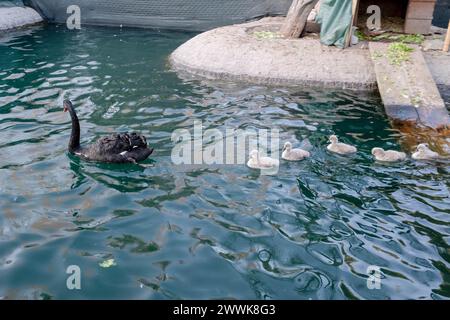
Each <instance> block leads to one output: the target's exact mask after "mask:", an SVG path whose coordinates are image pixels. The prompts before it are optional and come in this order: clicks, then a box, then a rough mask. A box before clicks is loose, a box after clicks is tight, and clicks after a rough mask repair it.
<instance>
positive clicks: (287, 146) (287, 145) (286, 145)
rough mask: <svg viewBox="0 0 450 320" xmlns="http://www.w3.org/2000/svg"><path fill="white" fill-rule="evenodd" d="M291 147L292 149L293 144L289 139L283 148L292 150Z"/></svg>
mask: <svg viewBox="0 0 450 320" xmlns="http://www.w3.org/2000/svg"><path fill="white" fill-rule="evenodd" d="M291 149H292V144H291V143H290V142H289V141H287V142H286V143H285V144H284V147H283V150H287V151H290V150H291Z"/></svg>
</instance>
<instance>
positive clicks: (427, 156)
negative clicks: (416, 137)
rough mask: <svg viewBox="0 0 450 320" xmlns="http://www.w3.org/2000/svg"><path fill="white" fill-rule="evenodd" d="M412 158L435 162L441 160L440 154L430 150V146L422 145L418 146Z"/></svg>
mask: <svg viewBox="0 0 450 320" xmlns="http://www.w3.org/2000/svg"><path fill="white" fill-rule="evenodd" d="M411 157H412V158H413V159H415V160H433V159H437V158H439V154H438V153H437V152H434V151H431V150H430V149H429V148H428V144H426V143H421V144H419V145H418V146H417V149H416V152H414V153H413V154H412V156H411Z"/></svg>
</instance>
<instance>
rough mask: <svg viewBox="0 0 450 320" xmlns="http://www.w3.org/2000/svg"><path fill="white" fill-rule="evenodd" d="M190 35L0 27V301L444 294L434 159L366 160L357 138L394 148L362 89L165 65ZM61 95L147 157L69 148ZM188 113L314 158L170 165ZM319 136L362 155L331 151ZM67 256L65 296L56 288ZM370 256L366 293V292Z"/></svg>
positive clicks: (93, 129) (443, 167) (445, 237)
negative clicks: (75, 273)
mask: <svg viewBox="0 0 450 320" xmlns="http://www.w3.org/2000/svg"><path fill="white" fill-rule="evenodd" d="M190 36H192V35H189V34H182V33H165V32H156V31H155V32H153V31H148V30H126V29H124V30H118V29H106V28H88V29H85V30H82V31H80V32H70V31H68V30H65V29H64V28H63V27H55V26H46V27H39V28H35V29H31V30H28V31H27V32H25V33H23V32H22V33H9V34H7V35H6V36H2V37H1V38H0V66H1V69H0V212H1V214H0V270H1V272H0V297H4V298H30V299H47V298H60V299H77V298H129V299H148V298H151V299H174V298H192V299H197V298H198V299H211V298H233V299H242V298H257V299H279V298H289V299H308V298H312V299H405V298H416V299H430V298H431V299H441V298H449V297H450V290H449V279H450V271H449V263H450V247H449V231H450V219H449V213H450V197H449V187H450V183H449V181H450V179H449V177H450V168H449V165H448V162H445V161H444V162H438V163H423V162H414V161H411V160H408V161H406V162H404V163H400V164H393V165H383V164H379V163H374V162H373V161H372V158H371V154H370V150H371V148H372V147H374V146H380V147H384V148H399V146H400V145H401V142H402V141H401V139H402V138H401V135H400V134H399V133H398V132H397V131H395V130H394V129H391V127H390V125H389V123H388V121H387V119H386V117H385V115H384V113H383V109H382V106H381V101H380V99H379V97H378V96H376V95H372V94H367V93H352V92H344V91H342V92H341V91H332V92H331V91H326V90H310V89H308V90H303V89H282V88H266V87H261V86H245V85H242V84H230V83H208V82H198V81H188V80H180V79H179V78H178V77H177V76H176V75H175V74H174V73H172V72H170V71H168V68H167V64H166V63H167V61H166V58H167V55H168V54H169V53H170V52H171V50H173V49H174V48H175V47H177V46H178V45H179V44H180V43H182V42H183V41H185V40H187V39H188V38H189V37H190ZM64 98H70V99H72V100H73V101H74V103H75V105H76V107H77V111H78V114H79V117H80V120H81V127H82V140H83V143H88V142H90V141H93V140H95V139H96V138H97V137H99V136H101V135H104V134H108V133H110V132H114V131H126V130H136V131H140V132H142V133H143V134H145V135H146V136H147V137H149V141H150V142H151V144H152V146H154V147H155V153H154V156H152V160H151V161H148V162H147V163H146V164H145V166H134V165H123V166H120V165H107V164H97V163H88V162H83V161H80V160H79V159H76V158H73V157H71V156H69V155H68V154H67V151H66V148H67V143H68V138H69V135H70V120H69V118H68V116H67V114H65V113H63V112H61V105H62V101H63V99H64ZM194 120H201V121H202V123H203V126H204V128H205V129H208V128H217V129H219V130H221V131H223V132H224V130H225V128H233V129H237V128H239V129H261V128H262V129H270V128H274V127H277V128H279V129H280V135H281V141H282V142H284V141H287V140H289V141H291V142H292V143H293V144H294V145H299V144H300V142H301V141H303V140H304V139H305V138H308V139H309V141H310V143H311V145H312V154H313V156H312V158H311V159H308V160H306V161H302V162H297V163H295V162H294V163H287V162H282V163H281V167H280V171H279V173H278V175H276V176H260V175H259V174H258V173H257V172H255V171H254V170H250V169H248V168H247V167H246V166H244V165H235V166H233V165H224V166H211V167H209V166H206V165H199V166H175V165H173V164H172V162H171V160H170V154H171V150H172V147H173V143H172V141H171V134H172V132H173V130H175V129H179V128H186V129H191V128H192V125H193V122H194ZM331 133H335V134H337V135H339V136H341V137H342V138H343V140H344V141H346V142H350V143H353V144H355V145H356V146H357V147H358V149H359V150H360V151H359V152H358V153H357V154H356V155H354V156H351V157H341V156H336V155H331V154H329V153H328V152H327V151H326V149H325V146H326V144H327V136H328V135H330V134H331ZM105 259H114V261H115V262H116V264H117V265H116V266H113V267H111V268H107V269H105V268H101V267H99V263H100V262H102V261H104V260H105ZM73 264H76V265H79V266H80V267H81V270H82V276H83V279H82V290H80V291H69V290H67V289H66V288H65V283H66V277H67V274H66V273H65V270H66V268H67V267H68V266H69V265H73ZM371 265H375V266H379V267H380V268H381V272H382V275H383V278H382V287H381V290H369V289H368V288H367V285H366V281H367V268H368V267H369V266H371Z"/></svg>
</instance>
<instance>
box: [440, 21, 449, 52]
mask: <svg viewBox="0 0 450 320" xmlns="http://www.w3.org/2000/svg"><path fill="white" fill-rule="evenodd" d="M449 46H450V20H449V21H448V27H447V35H446V36H445V42H444V48H443V49H442V50H443V51H444V52H447V51H448V47H449Z"/></svg>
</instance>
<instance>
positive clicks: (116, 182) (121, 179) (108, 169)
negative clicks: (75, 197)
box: [68, 155, 156, 192]
mask: <svg viewBox="0 0 450 320" xmlns="http://www.w3.org/2000/svg"><path fill="white" fill-rule="evenodd" d="M68 157H69V161H70V169H71V170H72V172H73V174H74V176H75V177H76V179H75V181H74V183H73V185H72V186H71V188H72V189H77V188H78V187H80V186H81V185H83V184H84V183H86V179H87V178H90V179H92V180H94V181H96V182H98V183H101V184H103V185H105V186H106V187H107V188H112V189H115V190H117V191H119V192H139V191H141V190H145V189H147V188H148V187H149V185H151V184H152V183H153V179H152V178H151V176H149V175H147V174H145V172H146V170H147V169H148V168H150V167H153V166H154V165H155V163H156V162H155V161H151V160H148V161H146V164H108V163H96V162H86V161H83V160H80V158H78V157H76V156H73V155H68Z"/></svg>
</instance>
